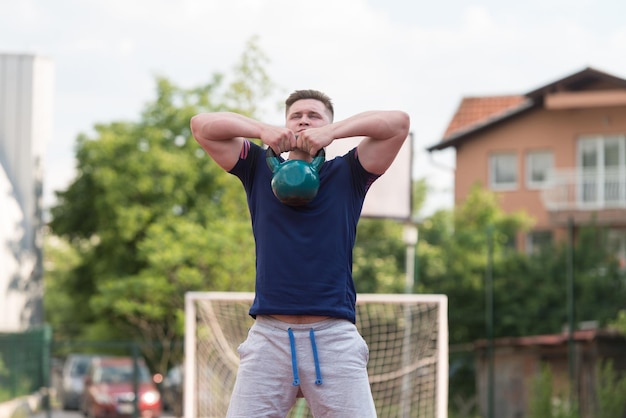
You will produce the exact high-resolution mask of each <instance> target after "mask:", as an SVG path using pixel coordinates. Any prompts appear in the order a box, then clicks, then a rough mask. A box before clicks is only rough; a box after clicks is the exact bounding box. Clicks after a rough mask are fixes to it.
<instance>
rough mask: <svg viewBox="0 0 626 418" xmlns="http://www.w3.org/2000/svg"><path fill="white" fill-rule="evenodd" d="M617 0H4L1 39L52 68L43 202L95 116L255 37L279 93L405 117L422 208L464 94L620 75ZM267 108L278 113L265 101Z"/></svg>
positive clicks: (5, 46)
mask: <svg viewBox="0 0 626 418" xmlns="http://www.w3.org/2000/svg"><path fill="white" fill-rule="evenodd" d="M624 16H626V1H624V0H527V1H525V2H520V1H515V2H513V1H509V0H475V1H472V0H439V1H429V2H425V1H419V0H315V1H299V0H55V1H50V0H0V53H25V54H36V55H40V56H43V57H47V58H49V59H51V60H52V61H53V63H54V68H55V86H54V92H55V102H54V132H53V134H52V138H51V140H50V142H49V143H48V144H46V154H45V172H46V175H45V179H44V205H46V206H50V205H51V204H53V203H54V191H55V190H64V189H66V188H67V186H68V185H69V184H70V183H71V181H72V180H73V179H74V176H75V170H74V167H75V148H74V147H75V143H76V138H77V136H78V135H79V134H80V133H86V134H89V133H91V132H92V128H93V126H94V125H95V124H99V123H110V122H114V121H120V120H127V121H138V120H139V118H140V113H141V111H142V110H143V107H144V105H145V104H146V103H147V102H149V101H151V100H152V99H154V98H155V94H156V88H155V77H156V76H164V77H167V78H168V79H169V80H170V81H172V82H173V83H174V84H177V85H179V86H181V87H184V88H190V87H194V86H199V85H203V84H206V83H208V82H209V81H210V80H211V77H212V75H213V74H215V73H224V74H228V72H229V71H230V70H231V69H232V68H233V67H234V66H235V65H236V64H237V62H238V60H239V58H240V57H241V55H242V53H243V52H244V51H245V46H246V43H247V42H248V41H249V40H250V39H252V38H253V37H257V39H258V41H257V42H258V45H259V46H260V48H261V50H262V51H263V53H264V54H265V55H266V56H267V57H268V60H269V62H268V64H267V65H266V71H267V73H268V74H269V76H270V78H271V79H272V81H273V82H274V83H275V84H276V85H277V86H278V87H279V89H278V90H279V91H277V93H276V94H277V95H278V96H279V97H278V98H283V96H286V95H287V94H289V93H290V92H291V91H293V90H296V89H303V88H314V89H318V90H322V91H324V92H326V93H327V94H328V95H329V96H331V97H332V98H333V102H334V104H335V119H336V120H340V119H344V118H347V117H349V116H352V115H353V114H356V113H359V112H362V111H366V110H375V109H400V110H404V111H406V112H407V113H408V114H409V115H410V117H411V132H412V133H413V137H414V143H413V147H414V177H415V178H426V179H427V182H428V185H429V198H428V200H427V202H426V206H425V207H424V209H423V213H422V214H423V215H427V214H428V213H431V212H432V211H434V210H436V209H440V208H449V207H451V206H452V203H453V201H452V191H453V175H454V171H453V170H454V153H453V151H451V150H448V151H442V152H434V153H429V152H427V151H426V150H425V148H427V147H428V146H431V145H434V144H436V143H437V142H439V141H440V140H441V138H442V136H443V133H444V131H445V129H446V126H447V124H448V123H449V121H450V120H451V118H452V117H453V115H454V112H455V111H456V109H457V107H458V105H459V104H460V101H461V99H462V98H463V97H466V96H486V95H500V94H524V93H527V92H529V91H532V90H534V89H536V88H539V87H541V86H544V85H546V84H549V83H551V82H553V81H556V80H558V79H560V78H563V77H566V76H568V75H571V74H573V73H576V72H578V71H580V70H582V69H584V68H586V67H593V68H595V69H598V70H601V71H605V72H607V73H610V74H612V75H615V76H617V77H621V78H626V23H625V22H624ZM263 118H264V121H265V122H267V123H271V124H276V125H282V124H283V119H282V114H281V112H279V111H278V110H277V109H268V110H267V112H266V113H265V114H264V115H263Z"/></svg>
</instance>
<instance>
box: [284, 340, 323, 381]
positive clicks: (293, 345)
mask: <svg viewBox="0 0 626 418" xmlns="http://www.w3.org/2000/svg"><path fill="white" fill-rule="evenodd" d="M287 333H288V334H289V345H290V346H291V368H292V369H293V383H292V385H294V386H299V385H300V377H299V376H298V358H297V357H296V339H295V337H294V335H293V330H292V329H291V328H287ZM309 338H310V339H311V348H312V349H313V362H314V363H315V377H316V379H315V384H316V385H321V384H322V371H321V369H320V360H319V357H318V356H317V344H315V331H313V328H311V330H310V331H309Z"/></svg>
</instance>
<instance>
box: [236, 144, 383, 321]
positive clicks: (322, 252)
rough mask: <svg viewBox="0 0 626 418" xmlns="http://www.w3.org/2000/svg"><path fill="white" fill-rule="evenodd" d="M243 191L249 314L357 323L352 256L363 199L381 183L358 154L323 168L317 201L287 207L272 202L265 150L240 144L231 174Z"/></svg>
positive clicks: (354, 151)
mask: <svg viewBox="0 0 626 418" xmlns="http://www.w3.org/2000/svg"><path fill="white" fill-rule="evenodd" d="M230 173H231V174H234V175H235V176H237V177H238V178H239V179H240V180H241V182H242V183H243V186H244V188H245V190H246V195H247V198H248V208H249V210H250V214H251V218H252V231H253V234H254V239H255V243H256V293H255V298H254V302H253V304H252V306H251V308H250V315H252V316H256V315H272V314H275V315H321V316H331V317H335V318H344V319H347V320H349V321H351V322H353V323H354V322H355V321H356V315H355V304H356V290H355V286H354V282H353V280H352V249H353V247H354V242H355V238H356V227H357V223H358V220H359V216H360V215H361V209H362V207H363V200H364V199H365V194H366V193H367V190H368V189H369V186H370V185H371V184H372V182H373V181H374V180H376V179H377V178H378V177H379V176H378V175H374V174H371V173H368V172H367V171H366V170H365V169H364V168H363V166H361V164H360V162H359V161H358V157H357V150H356V148H353V149H352V150H351V151H349V152H348V153H347V154H345V155H343V156H341V157H336V158H334V159H332V160H330V161H326V162H324V164H323V165H322V167H321V168H320V170H319V177H320V187H319V191H318V193H317V196H315V198H314V199H313V200H312V201H311V202H309V203H308V204H306V205H304V206H288V205H285V204H283V203H281V202H280V201H279V200H278V199H277V198H276V196H274V194H273V192H272V188H271V179H272V172H271V171H270V169H269V167H268V166H267V163H266V161H265V150H264V149H263V148H261V147H260V146H258V145H256V144H254V143H252V142H250V141H245V143H244V145H243V148H242V150H241V154H240V158H239V161H238V162H237V164H236V165H235V167H233V169H232V170H231V171H230Z"/></svg>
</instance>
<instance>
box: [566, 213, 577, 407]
mask: <svg viewBox="0 0 626 418" xmlns="http://www.w3.org/2000/svg"><path fill="white" fill-rule="evenodd" d="M574 314H575V312H574V220H573V219H572V217H569V219H568V221H567V322H568V332H567V366H568V371H569V385H570V388H569V393H570V396H569V403H570V408H573V407H574V397H575V395H576V365H575V363H574V362H575V359H574V354H575V347H574V331H575V315H574Z"/></svg>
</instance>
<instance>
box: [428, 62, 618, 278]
mask: <svg viewBox="0 0 626 418" xmlns="http://www.w3.org/2000/svg"><path fill="white" fill-rule="evenodd" d="M450 147H451V148H454V149H455V151H456V171H455V178H454V182H455V191H454V201H455V204H458V203H460V202H462V201H463V200H465V198H466V196H467V195H468V193H469V192H470V189H471V188H472V186H473V185H474V184H477V183H478V184H480V185H482V186H483V187H486V188H488V189H490V190H493V191H494V192H496V193H497V194H498V195H499V196H500V198H501V200H500V202H501V207H502V208H503V209H504V210H505V211H506V212H509V213H510V212H515V211H518V210H524V211H526V212H527V213H528V214H529V215H531V216H532V217H533V218H534V219H535V221H536V223H535V225H534V227H533V229H532V230H531V231H529V232H528V233H526V234H523V235H520V236H518V237H516V245H517V248H519V249H520V250H525V251H528V252H531V251H533V250H534V249H535V248H537V246H539V245H541V244H543V243H548V242H552V241H553V240H557V239H561V238H563V237H564V236H566V233H567V231H568V225H572V226H573V230H574V231H575V230H576V228H577V227H578V226H580V225H583V224H587V223H589V222H591V221H592V220H594V221H595V222H596V223H597V224H598V225H603V226H605V227H607V229H608V231H609V232H608V236H609V239H610V245H611V247H612V249H613V250H614V251H615V253H616V254H617V255H618V257H620V260H621V261H622V262H623V263H624V265H625V266H626V80H625V79H622V78H619V77H616V76H613V75H610V74H607V73H605V72H602V71H598V70H597V69H594V68H585V69H583V70H582V71H579V72H577V73H574V74H572V75H570V76H568V77H565V78H562V79H560V80H556V81H554V82H552V83H549V84H547V85H545V86H543V87H540V88H537V89H535V90H532V91H530V92H528V93H525V94H515V95H506V96H490V97H465V98H463V99H462V101H461V103H460V105H459V107H458V109H457V111H456V113H455V115H454V116H453V118H452V120H451V121H450V124H449V125H448V127H447V129H446V131H445V134H444V136H443V138H442V139H441V141H439V142H438V143H437V144H435V145H433V146H431V147H429V148H428V151H430V152H434V151H438V150H443V149H447V148H450Z"/></svg>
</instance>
